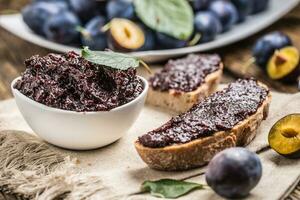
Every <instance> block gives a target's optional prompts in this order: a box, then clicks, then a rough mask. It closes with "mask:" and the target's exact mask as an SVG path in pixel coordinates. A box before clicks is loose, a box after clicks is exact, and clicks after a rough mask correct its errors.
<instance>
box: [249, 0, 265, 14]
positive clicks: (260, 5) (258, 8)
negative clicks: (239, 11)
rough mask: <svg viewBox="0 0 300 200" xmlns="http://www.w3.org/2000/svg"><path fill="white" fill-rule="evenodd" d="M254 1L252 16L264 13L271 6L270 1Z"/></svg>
mask: <svg viewBox="0 0 300 200" xmlns="http://www.w3.org/2000/svg"><path fill="white" fill-rule="evenodd" d="M252 1H253V9H252V12H251V13H252V14H256V13H259V12H262V11H264V10H266V9H267V7H268V5H269V0H252Z"/></svg>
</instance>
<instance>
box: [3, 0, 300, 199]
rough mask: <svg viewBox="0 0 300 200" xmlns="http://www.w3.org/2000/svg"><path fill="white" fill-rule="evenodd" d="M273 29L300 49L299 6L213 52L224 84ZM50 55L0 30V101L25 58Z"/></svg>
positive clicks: (12, 2)
mask: <svg viewBox="0 0 300 200" xmlns="http://www.w3.org/2000/svg"><path fill="white" fill-rule="evenodd" d="M27 1H29V0H0V13H7V12H12V11H14V10H18V9H20V8H21V7H22V5H23V4H24V3H26V2H27ZM272 30H280V31H283V32H285V33H287V34H288V35H289V36H291V38H292V40H293V41H294V43H295V45H296V46H297V47H298V48H299V49H300V5H299V6H297V8H295V9H294V10H293V11H292V12H290V13H289V14H288V15H286V16H285V17H284V18H282V19H281V20H279V21H278V22H276V23H275V24H274V25H272V26H270V27H269V28H267V29H266V30H264V31H262V32H260V33H258V34H256V35H254V36H252V37H250V38H247V39H245V40H243V41H241V42H238V43H236V44H233V45H230V46H227V47H224V48H220V49H217V50H214V52H216V53H219V54H220V55H221V56H222V57H223V59H224V61H225V66H226V71H225V74H224V77H223V80H222V82H223V83H228V82H231V81H233V80H234V79H236V78H238V77H243V76H245V75H244V74H242V73H241V66H242V64H243V63H245V61H246V60H247V59H249V58H250V57H251V46H252V45H253V43H254V41H255V39H256V38H257V37H259V36H261V35H262V34H264V33H267V32H269V31H272ZM49 52H51V51H50V50H47V49H44V48H41V47H38V46H36V45H33V44H31V43H28V42H26V41H23V40H22V39H20V38H18V37H16V36H14V35H12V34H11V33H9V32H7V31H5V30H4V29H3V28H1V27H0V100H4V99H9V98H11V97H12V94H11V92H10V83H11V81H12V80H13V79H14V78H15V77H17V76H19V75H20V73H21V72H22V71H24V64H23V63H24V60H25V59H26V58H28V57H30V56H32V55H34V54H39V55H45V54H47V53H49ZM162 64H163V63H162ZM246 76H255V77H257V78H258V79H259V80H261V81H262V82H264V83H266V84H267V85H269V86H270V87H271V88H272V89H273V90H277V91H281V92H288V93H295V92H298V89H297V84H296V83H295V84H293V85H284V84H282V83H280V82H275V81H272V80H270V79H269V78H268V77H267V76H266V75H265V74H264V73H263V71H262V70H261V69H260V68H259V67H257V66H252V67H251V68H250V69H249V72H248V73H247V74H246ZM299 191H300V185H299V184H298V190H294V192H293V193H291V195H290V196H289V197H288V198H287V199H300V195H299ZM1 199H16V197H14V196H11V195H4V194H2V193H1V192H0V200H1Z"/></svg>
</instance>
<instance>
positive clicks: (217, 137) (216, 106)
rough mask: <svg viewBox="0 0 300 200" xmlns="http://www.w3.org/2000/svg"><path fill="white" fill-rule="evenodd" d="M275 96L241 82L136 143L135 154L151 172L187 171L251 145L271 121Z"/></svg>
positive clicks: (250, 82) (251, 81) (260, 86)
mask: <svg viewBox="0 0 300 200" xmlns="http://www.w3.org/2000/svg"><path fill="white" fill-rule="evenodd" d="M270 102H271V94H270V92H269V89H268V88H267V86H265V85H264V84H262V83H260V82H258V81H256V80H254V79H239V80H237V81H236V82H233V83H231V84H229V86H228V87H226V88H225V89H223V90H221V91H218V92H216V93H214V94H212V95H211V96H209V97H207V98H205V99H203V101H201V102H200V103H198V104H196V105H194V106H193V107H192V108H191V109H190V110H189V111H187V112H185V113H183V114H180V115H178V116H175V117H173V118H172V119H171V120H169V121H168V122H167V123H165V124H164V125H162V126H161V127H159V128H157V129H155V130H153V131H150V132H148V133H146V134H144V135H142V136H140V137H139V138H138V140H137V141H136V142H135V148H136V150H137V152H138V154H139V155H140V157H141V158H142V160H143V161H144V162H145V163H147V164H148V166H149V167H151V168H154V169H158V170H167V171H173V170H187V169H191V168H196V167H199V166H202V165H205V164H207V163H208V162H209V161H210V160H211V159H212V157H213V156H214V155H215V154H217V153H218V152H220V151H222V150H224V149H226V148H229V147H234V146H245V145H247V144H249V143H250V142H251V141H252V140H253V138H254V137H255V135H256V130H257V128H258V127H259V125H260V124H261V122H262V121H263V120H264V119H266V118H267V116H268V110H269V104H270Z"/></svg>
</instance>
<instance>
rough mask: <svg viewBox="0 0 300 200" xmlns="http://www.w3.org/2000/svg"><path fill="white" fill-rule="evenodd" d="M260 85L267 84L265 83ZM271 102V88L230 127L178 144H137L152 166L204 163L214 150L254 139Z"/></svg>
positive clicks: (185, 166) (169, 168) (163, 167)
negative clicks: (148, 145) (245, 114)
mask: <svg viewBox="0 0 300 200" xmlns="http://www.w3.org/2000/svg"><path fill="white" fill-rule="evenodd" d="M259 85H261V86H263V87H265V88H267V86H265V85H264V84H262V83H259ZM270 102H271V94H270V92H269V94H268V96H267V97H266V99H265V100H264V101H263V103H262V105H261V106H260V107H259V108H258V109H257V111H256V112H255V113H254V114H252V115H251V116H249V117H248V118H247V119H245V120H243V121H241V122H239V123H238V124H237V125H235V126H234V127H233V128H232V129H231V130H229V131H220V132H216V133H214V134H213V135H212V136H208V137H204V138H200V139H196V140H193V141H191V142H188V143H185V144H175V145H171V146H166V147H162V148H149V147H145V146H143V145H142V144H141V143H140V142H139V141H138V140H137V141H136V142H135V148H136V150H137V152H138V153H139V155H140V157H141V158H142V160H143V161H144V162H145V163H147V164H148V166H149V167H150V168H153V169H158V170H164V171H178V170H187V169H192V168H196V167H199V166H202V165H205V164H207V163H208V162H209V161H210V160H211V159H212V158H213V156H214V155H215V154H217V153H218V152H220V151H222V150H224V149H226V148H230V147H235V146H245V145H247V144H249V143H250V142H251V141H252V140H253V139H254V137H255V135H256V130H257V128H258V127H259V125H260V124H261V122H262V121H263V120H264V119H266V118H267V116H268V111H269V105H270Z"/></svg>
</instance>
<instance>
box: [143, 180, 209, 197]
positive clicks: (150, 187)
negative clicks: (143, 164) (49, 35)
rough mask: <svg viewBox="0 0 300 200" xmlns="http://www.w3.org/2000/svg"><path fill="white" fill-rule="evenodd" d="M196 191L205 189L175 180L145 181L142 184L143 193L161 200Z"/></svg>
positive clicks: (196, 184)
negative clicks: (161, 199)
mask: <svg viewBox="0 0 300 200" xmlns="http://www.w3.org/2000/svg"><path fill="white" fill-rule="evenodd" d="M196 189H203V185H202V184H198V183H192V182H186V181H179V180H173V179H161V180H157V181H145V182H144V183H143V184H142V190H143V191H145V192H150V194H151V195H153V196H156V197H161V198H177V197H180V196H182V195H185V194H187V193H189V192H191V191H193V190H196Z"/></svg>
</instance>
